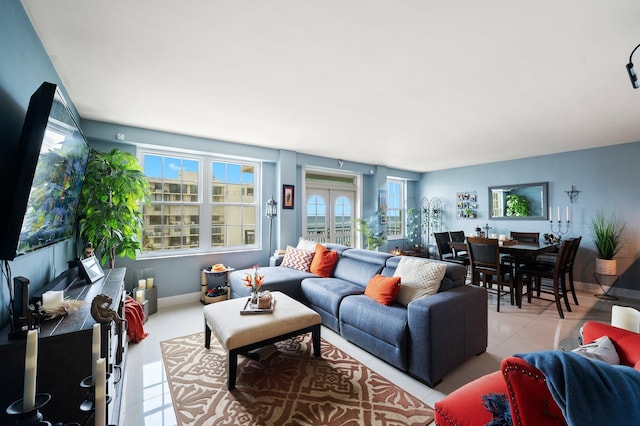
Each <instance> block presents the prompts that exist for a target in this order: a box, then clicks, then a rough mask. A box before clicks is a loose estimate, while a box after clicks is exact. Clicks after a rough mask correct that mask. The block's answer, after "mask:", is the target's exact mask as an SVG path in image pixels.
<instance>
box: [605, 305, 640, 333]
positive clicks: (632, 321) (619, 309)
mask: <svg viewBox="0 0 640 426" xmlns="http://www.w3.org/2000/svg"><path fill="white" fill-rule="evenodd" d="M611 325H612V326H614V327H618V328H624V329H625V330H630V331H634V332H636V333H640V311H638V310H636V309H634V308H630V307H627V306H617V305H613V306H612V307H611Z"/></svg>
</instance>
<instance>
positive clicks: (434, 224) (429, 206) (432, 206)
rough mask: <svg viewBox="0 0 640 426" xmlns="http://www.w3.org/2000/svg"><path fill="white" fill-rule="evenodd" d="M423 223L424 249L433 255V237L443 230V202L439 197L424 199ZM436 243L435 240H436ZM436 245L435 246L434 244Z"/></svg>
mask: <svg viewBox="0 0 640 426" xmlns="http://www.w3.org/2000/svg"><path fill="white" fill-rule="evenodd" d="M421 204H422V223H423V229H422V230H423V235H424V236H425V243H424V248H425V250H426V252H427V254H429V255H431V253H433V251H434V249H433V246H432V244H431V236H432V235H433V233H434V232H440V230H441V229H442V201H441V200H440V198H438V197H433V198H431V199H429V198H427V197H424V198H423V199H422V203H421ZM434 241H435V240H434ZM434 245H435V244H434ZM434 255H435V253H434Z"/></svg>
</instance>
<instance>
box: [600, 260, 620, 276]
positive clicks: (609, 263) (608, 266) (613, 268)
mask: <svg viewBox="0 0 640 426" xmlns="http://www.w3.org/2000/svg"><path fill="white" fill-rule="evenodd" d="M596 274H600V275H618V269H617V264H616V260H615V259H599V258H596Z"/></svg>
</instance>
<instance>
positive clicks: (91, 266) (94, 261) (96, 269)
mask: <svg viewBox="0 0 640 426" xmlns="http://www.w3.org/2000/svg"><path fill="white" fill-rule="evenodd" d="M80 269H81V270H82V274H83V275H84V277H85V278H86V279H87V280H89V282H91V283H93V282H96V281H97V280H99V279H100V278H102V277H104V271H103V270H102V267H101V266H100V262H98V258H97V257H96V256H91V257H87V258H84V259H82V260H81V261H80Z"/></svg>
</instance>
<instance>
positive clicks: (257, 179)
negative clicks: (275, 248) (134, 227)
mask: <svg viewBox="0 0 640 426" xmlns="http://www.w3.org/2000/svg"><path fill="white" fill-rule="evenodd" d="M147 155H152V156H158V157H161V158H163V159H166V158H177V159H180V160H195V161H197V162H198V164H199V167H198V177H197V185H198V188H199V190H198V197H197V201H195V202H185V201H184V200H181V201H179V202H167V201H164V200H163V201H159V202H158V201H153V200H152V201H151V202H150V204H149V206H154V205H156V206H171V205H181V206H184V205H194V206H198V207H199V209H200V212H199V235H198V238H199V247H197V248H180V249H160V250H152V251H147V250H145V249H144V247H143V249H142V251H140V252H139V254H138V257H139V258H145V259H149V258H164V257H179V256H187V255H194V254H211V253H224V252H244V251H254V250H261V248H262V223H261V221H260V217H261V214H262V210H261V209H262V208H261V206H262V197H261V194H262V190H261V188H262V163H261V162H260V161H258V160H255V159H252V158H246V157H232V156H224V155H218V154H213V153H207V152H199V151H188V150H179V149H165V148H146V147H145V148H138V150H137V157H138V162H139V164H140V166H141V168H142V170H143V173H144V165H145V156H147ZM214 162H219V163H225V164H227V165H228V164H237V165H240V166H243V165H250V166H253V169H254V184H253V185H254V188H253V191H254V192H253V203H246V202H244V203H236V202H230V201H225V202H215V203H214V201H213V187H214V184H213V179H212V177H213V175H212V171H213V163H214ZM145 176H146V175H145ZM215 205H218V206H221V205H222V206H225V210H226V208H228V207H230V206H231V207H245V206H252V207H253V208H254V209H255V217H254V219H253V222H254V223H253V224H252V225H253V226H254V230H255V233H254V238H255V241H254V243H253V244H241V245H232V246H229V245H223V246H219V247H216V246H213V245H212V238H211V237H212V233H213V227H214V224H213V221H212V213H213V210H214V206H215ZM161 208H162V207H161ZM143 220H144V219H143ZM225 224H226V222H225ZM145 225H146V223H145ZM162 226H163V227H164V226H165V225H164V224H162ZM224 226H226V225H224Z"/></svg>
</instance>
